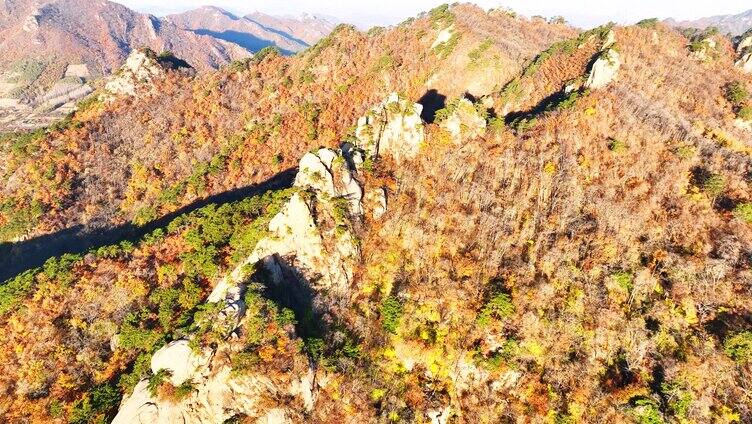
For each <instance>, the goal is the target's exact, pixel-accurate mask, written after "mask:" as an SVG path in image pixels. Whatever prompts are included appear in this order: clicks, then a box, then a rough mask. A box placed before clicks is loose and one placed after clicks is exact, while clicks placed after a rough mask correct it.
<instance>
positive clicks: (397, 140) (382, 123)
mask: <svg viewBox="0 0 752 424" xmlns="http://www.w3.org/2000/svg"><path fill="white" fill-rule="evenodd" d="M422 112H423V106H422V105H420V104H415V103H412V102H409V101H408V100H406V99H403V98H401V97H400V96H399V95H398V94H397V93H392V94H391V95H390V96H389V97H388V98H387V99H386V100H384V101H383V102H382V103H381V104H379V105H378V106H376V107H374V108H373V109H371V110H370V111H369V112H368V113H367V114H366V115H365V116H362V117H361V118H360V119H359V120H358V126H357V129H356V131H355V136H356V145H357V146H358V147H360V148H361V149H363V150H365V152H366V154H367V155H368V156H371V157H373V156H379V155H391V156H393V157H394V159H396V160H397V161H400V160H405V159H411V158H413V157H415V156H416V155H417V154H418V151H419V150H420V146H421V145H422V144H423V142H424V141H425V132H424V127H423V120H422V119H421V117H420V114H421V113H422Z"/></svg>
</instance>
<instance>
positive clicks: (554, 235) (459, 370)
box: [0, 5, 752, 423]
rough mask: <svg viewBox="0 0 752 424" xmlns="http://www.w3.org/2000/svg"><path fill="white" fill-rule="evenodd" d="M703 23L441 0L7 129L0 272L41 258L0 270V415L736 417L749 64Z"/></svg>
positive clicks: (743, 390) (743, 406)
mask: <svg viewBox="0 0 752 424" xmlns="http://www.w3.org/2000/svg"><path fill="white" fill-rule="evenodd" d="M709 37H711V39H709V40H699V41H698V42H696V43H694V44H692V43H690V42H689V40H688V39H687V38H686V37H685V36H684V35H682V34H680V33H678V32H676V31H675V30H673V29H671V28H669V27H667V26H665V25H662V24H659V23H658V24H657V23H642V24H640V25H639V26H630V27H618V26H604V27H600V28H596V29H593V30H591V31H586V32H581V33H580V32H578V31H576V30H574V29H572V28H569V27H567V26H565V25H558V24H557V25H554V24H549V23H546V22H544V21H542V20H537V19H533V20H527V19H525V18H521V17H517V16H514V15H513V14H511V13H509V12H506V11H499V10H496V11H490V12H486V11H483V10H481V9H479V8H476V7H473V6H468V5H455V6H451V7H449V6H444V7H440V8H437V9H435V10H433V11H431V12H430V13H427V14H424V15H422V16H420V17H418V18H416V19H415V20H411V21H409V22H406V23H404V24H403V25H401V26H399V27H395V28H392V29H387V30H383V31H381V32H379V31H372V32H371V33H370V34H363V33H360V32H358V31H356V30H354V29H353V28H351V27H339V28H338V29H337V30H336V31H335V32H334V33H333V34H332V35H331V36H330V37H327V38H325V39H324V40H322V41H321V42H320V43H318V44H317V45H316V46H314V47H312V48H311V49H309V50H308V51H306V52H305V53H303V54H301V55H297V56H294V57H283V56H280V55H276V54H274V53H271V54H269V55H267V56H266V57H257V58H255V59H254V60H252V61H249V62H248V63H245V64H240V63H239V64H235V65H234V66H233V67H229V68H226V69H223V70H222V71H220V72H217V73H211V74H204V75H198V76H196V77H190V76H187V75H183V74H180V73H175V72H166V73H165V75H164V77H163V78H162V79H161V80H159V79H157V78H155V79H154V80H153V81H152V82H151V83H149V84H145V85H144V86H143V87H142V89H141V90H140V91H137V92H136V93H135V95H133V96H128V97H123V98H120V99H119V100H117V101H115V102H111V103H97V102H93V103H91V104H89V105H87V107H85V108H82V109H81V110H80V111H79V112H78V113H77V114H76V115H75V116H74V117H73V118H72V119H71V120H70V121H69V122H65V123H62V124H60V125H58V126H57V127H55V128H51V129H49V131H47V132H44V133H37V134H34V135H31V136H21V135H18V136H14V137H11V138H8V139H3V140H2V144H0V146H2V151H1V152H2V154H3V161H2V162H0V164H2V166H3V167H2V168H0V169H1V170H2V173H3V174H2V175H3V176H5V177H6V178H7V181H8V184H7V186H6V187H4V188H3V190H2V191H1V192H0V196H1V197H0V205H2V208H1V209H0V211H1V212H2V219H0V225H2V227H0V228H2V231H3V232H2V235H3V236H4V239H5V240H12V239H14V238H18V237H24V236H28V237H30V239H28V240H25V241H20V240H17V241H15V242H13V243H8V244H6V245H5V246H2V247H0V248H2V249H5V250H3V251H2V252H1V253H2V257H3V258H11V259H6V263H4V264H3V265H2V266H1V267H0V268H2V269H8V267H10V266H13V265H15V264H16V263H24V261H25V258H29V257H32V258H36V257H41V258H42V259H43V260H44V259H47V257H50V259H49V260H47V261H46V262H44V263H43V264H41V263H40V264H38V265H40V266H38V267H36V266H35V267H32V268H31V269H29V270H28V271H27V272H23V273H18V275H16V276H14V277H13V278H12V279H10V280H8V281H6V282H5V283H4V284H3V285H2V286H0V329H1V331H0V342H1V343H0V345H2V346H3V348H2V349H0V393H2V394H3V395H2V396H0V415H1V416H2V417H3V418H4V419H5V420H6V421H9V422H16V421H31V422H34V421H51V420H60V421H63V420H67V421H70V422H96V421H109V420H114V422H117V423H125V422H133V421H135V420H143V421H148V422H157V423H160V422H165V423H166V422H174V421H177V420H184V421H186V422H227V421H229V422H258V421H262V422H263V421H267V422H268V421H275V422H288V421H289V422H302V421H305V422H315V423H330V422H367V423H371V422H374V423H376V422H430V421H433V422H439V423H447V422H455V421H456V422H473V423H476V422H562V423H569V422H585V423H587V422H594V423H595V422H603V421H609V422H637V423H643V422H650V423H662V422H727V423H731V422H748V421H750V420H752V408H750V405H752V402H750V398H749V390H748V382H749V381H750V378H751V377H752V368H751V367H752V310H750V305H752V290H751V288H750V281H752V249H751V248H750V246H752V212H750V211H752V190H751V185H752V180H751V179H750V170H751V169H752V156H750V152H752V138H751V137H750V134H751V133H752V125H749V124H750V121H752V117H749V116H747V115H746V114H745V112H744V111H745V108H749V107H750V106H752V98H751V97H750V94H749V93H750V91H751V89H752V75H750V74H748V73H744V72H743V70H742V69H741V68H740V67H737V66H735V65H734V61H735V60H736V53H735V52H734V51H733V48H732V46H731V45H730V43H729V41H728V40H725V39H724V38H722V37H720V36H717V35H709ZM397 93H402V94H397ZM416 102H417V103H416ZM421 117H422V118H421ZM321 146H325V147H321ZM292 174H294V175H295V177H294V179H293V178H291V177H292ZM129 221H130V222H131V223H130V224H129V223H128V222H129ZM79 226H82V227H84V228H88V229H92V230H93V231H91V232H90V233H89V234H88V235H89V236H90V237H86V235H87V234H86V233H85V232H84V233H83V235H82V236H81V237H72V238H67V237H68V236H70V235H71V234H74V235H76V231H78V227H79ZM119 229H124V230H125V234H126V235H125V236H124V235H123V234H122V233H118V234H115V235H114V236H113V240H94V236H106V235H107V234H109V233H110V232H111V231H115V230H119ZM58 241H59V242H60V243H61V248H60V252H58V253H61V254H59V255H48V253H49V252H44V251H42V250H40V251H39V252H37V255H29V254H27V253H26V250H25V249H26V248H27V247H29V246H40V247H47V246H50V245H52V244H54V243H57V242H58ZM63 253H67V254H63ZM13 274H16V273H15V272H14V273H13Z"/></svg>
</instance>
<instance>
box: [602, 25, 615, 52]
mask: <svg viewBox="0 0 752 424" xmlns="http://www.w3.org/2000/svg"><path fill="white" fill-rule="evenodd" d="M614 44H616V33H615V32H614V30H613V29H612V30H609V31H608V33H606V37H605V38H604V39H603V45H602V46H601V50H606V49H608V48H610V47H611V46H613V45H614Z"/></svg>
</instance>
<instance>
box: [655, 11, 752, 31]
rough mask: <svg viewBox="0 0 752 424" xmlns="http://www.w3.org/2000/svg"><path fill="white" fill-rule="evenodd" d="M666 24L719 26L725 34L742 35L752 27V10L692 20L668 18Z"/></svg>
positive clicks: (704, 26) (687, 26) (702, 26)
mask: <svg viewBox="0 0 752 424" xmlns="http://www.w3.org/2000/svg"><path fill="white" fill-rule="evenodd" d="M666 24H667V25H671V26H675V27H679V28H700V29H705V28H709V27H717V28H718V29H719V30H720V31H721V32H722V33H724V34H727V33H730V34H732V35H742V34H743V33H744V32H746V31H747V30H749V29H752V10H748V11H746V12H742V13H739V14H736V15H718V16H710V17H707V18H700V19H695V20H690V21H676V20H674V19H668V20H666Z"/></svg>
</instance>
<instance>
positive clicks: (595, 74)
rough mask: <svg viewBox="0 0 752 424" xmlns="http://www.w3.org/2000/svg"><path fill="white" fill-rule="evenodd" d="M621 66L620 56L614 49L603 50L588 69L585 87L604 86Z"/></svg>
mask: <svg viewBox="0 0 752 424" xmlns="http://www.w3.org/2000/svg"><path fill="white" fill-rule="evenodd" d="M619 68H621V57H620V56H619V53H618V52H617V51H616V50H614V49H611V48H609V49H606V50H604V51H603V52H602V53H601V54H600V56H599V57H598V59H596V60H595V62H594V63H593V66H592V67H591V69H590V73H589V75H588V79H587V82H585V88H589V89H599V88H604V87H606V86H607V85H609V84H610V83H611V81H613V80H614V79H615V78H616V75H617V73H618V72H619Z"/></svg>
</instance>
